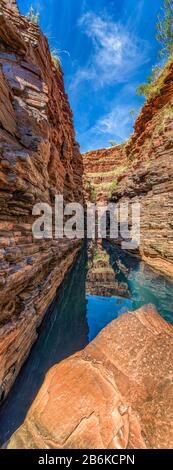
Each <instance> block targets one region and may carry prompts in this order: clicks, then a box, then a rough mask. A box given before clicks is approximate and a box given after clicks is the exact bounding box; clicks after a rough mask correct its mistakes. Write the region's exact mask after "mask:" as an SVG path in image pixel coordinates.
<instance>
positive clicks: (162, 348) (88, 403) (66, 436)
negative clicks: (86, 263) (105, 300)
mask: <svg viewBox="0 0 173 470" xmlns="http://www.w3.org/2000/svg"><path fill="white" fill-rule="evenodd" d="M172 339H173V328H172V327H171V326H170V325H168V324H167V323H166V322H165V321H164V320H163V319H162V318H161V317H160V315H158V314H157V312H156V311H155V310H154V308H153V307H151V306H148V307H143V308H141V309H140V310H138V311H136V312H135V313H128V314H127V315H122V316H121V317H120V318H119V319H118V320H115V321H113V322H112V323H111V324H110V325H109V326H108V327H106V328H105V329H104V330H103V331H102V332H101V333H100V335H99V336H98V337H97V338H96V339H95V340H94V341H93V342H92V343H90V345H89V346H87V347H86V349H85V350H84V351H82V352H80V353H77V354H76V355H74V356H72V357H70V358H69V359H67V360H65V361H63V362H61V363H60V364H59V365H56V366H55V367H53V368H52V369H51V370H50V371H49V373H48V375H47V377H46V379H45V382H44V384H43V386H42V388H41V390H40V392H39V394H38V396H37V398H36V400H35V402H34V403H33V405H32V407H31V409H30V411H29V413H28V415H27V417H26V420H25V422H24V424H23V425H22V427H21V428H20V429H19V430H18V431H17V432H16V433H15V434H14V435H13V437H12V438H11V440H10V443H9V445H8V448H9V449H22V448H25V449H28V448H29V449H31V448H40V449H48V448H51V449H58V448H68V449H69V448H70V449H74V448H83V449H85V448H87V449H111V448H113V449H119V448H120V449H122V448H144V449H145V448H172V444H173V425H172V423H173V382H172V377H173V368H172V365H171V364H172V354H173V341H172Z"/></svg>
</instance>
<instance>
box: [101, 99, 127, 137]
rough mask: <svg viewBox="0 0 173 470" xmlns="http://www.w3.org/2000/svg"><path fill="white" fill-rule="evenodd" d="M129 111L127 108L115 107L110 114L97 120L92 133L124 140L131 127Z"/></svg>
mask: <svg viewBox="0 0 173 470" xmlns="http://www.w3.org/2000/svg"><path fill="white" fill-rule="evenodd" d="M129 111H130V110H129V107H128V106H123V105H122V106H118V105H117V106H115V107H114V109H113V110H112V111H111V112H110V113H108V114H106V115H105V116H102V117H101V118H100V119H98V121H97V122H96V124H95V126H94V128H93V132H96V134H107V135H110V136H115V137H118V138H119V139H120V140H123V139H125V138H126V136H127V134H128V132H129V131H130V129H131V125H132V118H131V116H130V113H129Z"/></svg>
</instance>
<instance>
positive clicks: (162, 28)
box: [156, 0, 173, 56]
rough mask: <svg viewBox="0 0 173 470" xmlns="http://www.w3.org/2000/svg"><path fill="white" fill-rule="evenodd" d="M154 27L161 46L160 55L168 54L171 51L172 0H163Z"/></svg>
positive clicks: (172, 27)
mask: <svg viewBox="0 0 173 470" xmlns="http://www.w3.org/2000/svg"><path fill="white" fill-rule="evenodd" d="M156 27H157V36H156V38H157V40H158V41H159V42H160V44H161V46H162V49H161V51H160V55H161V56H165V55H167V56H169V55H170V54H172V52H173V0H164V4H163V7H162V8H161V13H160V14H159V16H158V23H157V25H156Z"/></svg>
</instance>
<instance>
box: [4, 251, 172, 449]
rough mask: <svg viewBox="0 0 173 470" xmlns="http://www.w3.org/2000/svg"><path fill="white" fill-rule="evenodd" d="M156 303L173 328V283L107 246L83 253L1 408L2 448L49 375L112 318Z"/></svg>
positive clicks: (52, 307) (61, 290)
mask: <svg viewBox="0 0 173 470" xmlns="http://www.w3.org/2000/svg"><path fill="white" fill-rule="evenodd" d="M146 303H152V304H154V305H155V306H156V307H157V309H158V311H159V313H160V314H161V315H162V316H163V317H164V318H165V319H166V321H168V322H170V323H172V324H173V282H171V280H169V278H166V277H165V276H162V275H160V274H159V273H158V272H156V271H154V270H152V269H151V268H149V267H148V266H147V265H146V264H145V263H143V262H140V261H139V260H137V259H136V258H133V257H131V256H129V255H127V254H126V253H125V252H122V251H121V250H120V249H119V248H115V247H112V246H111V245H110V244H109V243H107V242H105V243H104V244H103V246H102V245H100V244H99V243H98V244H97V245H96V246H93V245H92V244H91V245H89V247H88V249H83V250H82V252H81V253H80V255H79V257H78V259H77V261H76V263H75V266H74V267H73V268H72V269H71V270H70V271H69V273H68V275H67V276H66V279H65V282H64V284H63V286H62V287H61V288H60V289H59V290H58V292H57V297H56V299H55V301H54V303H53V305H52V306H51V308H50V310H49V312H48V314H47V316H46V318H45V320H44V321H43V324H42V327H41V329H40V334H39V339H38V341H37V343H36V344H35V345H34V347H33V348H32V351H31V353H30V356H29V358H28V360H27V362H26V363H25V365H24V367H23V368H22V370H21V373H20V375H19V377H18V379H17V380H16V383H15V385H14V386H13V389H12V390H11V392H10V394H9V396H8V398H7V400H6V401H5V403H4V404H3V405H2V407H1V409H0V444H1V445H2V444H4V443H5V442H7V440H8V439H9V438H10V436H11V434H12V433H13V432H14V431H15V430H16V429H17V428H18V427H19V426H20V424H21V423H22V422H23V420H24V418H25V416H26V413H27V411H28V408H29V407H30V405H31V403H32V402H33V400H34V398H35V396H36V394H37V392H38V390H39V388H40V387H41V384H42V383H43V380H44V377H45V374H46V372H47V371H48V370H49V369H50V367H51V366H53V365H54V364H55V363H57V362H59V361H61V360H63V359H64V358H66V357H68V356H70V355H72V354H73V353H75V352H76V351H79V350H80V349H83V348H84V347H85V346H86V345H87V344H88V343H89V342H90V341H92V340H93V339H94V338H95V337H96V336H97V334H98V333H99V332H100V331H101V330H102V329H103V328H104V327H105V326H106V325H107V324H108V323H110V322H111V321H112V320H113V319H115V318H118V317H119V316H120V315H125V314H126V312H127V311H128V310H135V309H136V308H139V307H140V306H142V305H144V304H146Z"/></svg>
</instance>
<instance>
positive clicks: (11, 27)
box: [0, 0, 83, 400]
mask: <svg viewBox="0 0 173 470" xmlns="http://www.w3.org/2000/svg"><path fill="white" fill-rule="evenodd" d="M0 8H1V10H0V38H1V42H0V400H3V399H4V397H5V396H6V394H7V393H8V391H9V389H10V387H11V385H12V383H13V382H14V380H15V378H16V376H17V374H18V372H19V370H20V368H21V365H22V364H23V362H24V360H25V359H26V357H27V355H28V353H29V351H30V348H31V346H32V344H33V342H34V341H35V339H36V337H37V329H38V326H39V325H40V323H41V321H42V318H43V316H44V314H45V312H46V310H47V308H48V307H49V305H50V303H51V301H52V299H53V298H54V296H55V294H56V290H57V288H58V286H59V285H60V283H61V282H62V280H63V278H64V275H65V273H66V272H67V270H68V268H69V266H70V265H71V264H72V263H73V261H74V259H75V256H76V254H77V252H78V250H79V242H78V241H70V240H67V239H62V240H58V241H57V240H56V241H55V240H52V239H46V240H45V239H43V240H36V239H35V238H33V235H32V225H33V222H34V220H35V217H33V216H32V209H33V206H34V205H35V204H36V203H38V202H44V203H48V204H49V205H50V206H52V208H53V207H54V198H55V195H57V194H63V195H64V201H65V202H67V201H69V202H71V201H74V200H75V201H82V198H83V196H82V160H81V156H80V152H79V146H78V144H77V143H76V141H75V133H74V127H73V116H72V112H71V109H70V106H69V102H68V97H67V95H66V93H65V90H64V83H63V75H62V71H61V68H60V66H59V65H58V62H56V63H55V62H53V60H52V57H51V54H50V50H49V46H48V42H47V39H46V38H45V37H44V36H43V34H42V33H41V31H40V29H39V27H38V26H36V25H34V24H32V23H31V22H30V21H28V20H27V19H26V18H25V17H22V16H21V15H20V14H19V12H18V8H17V5H16V3H15V2H14V1H11V2H10V1H5V0H1V1H0Z"/></svg>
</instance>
